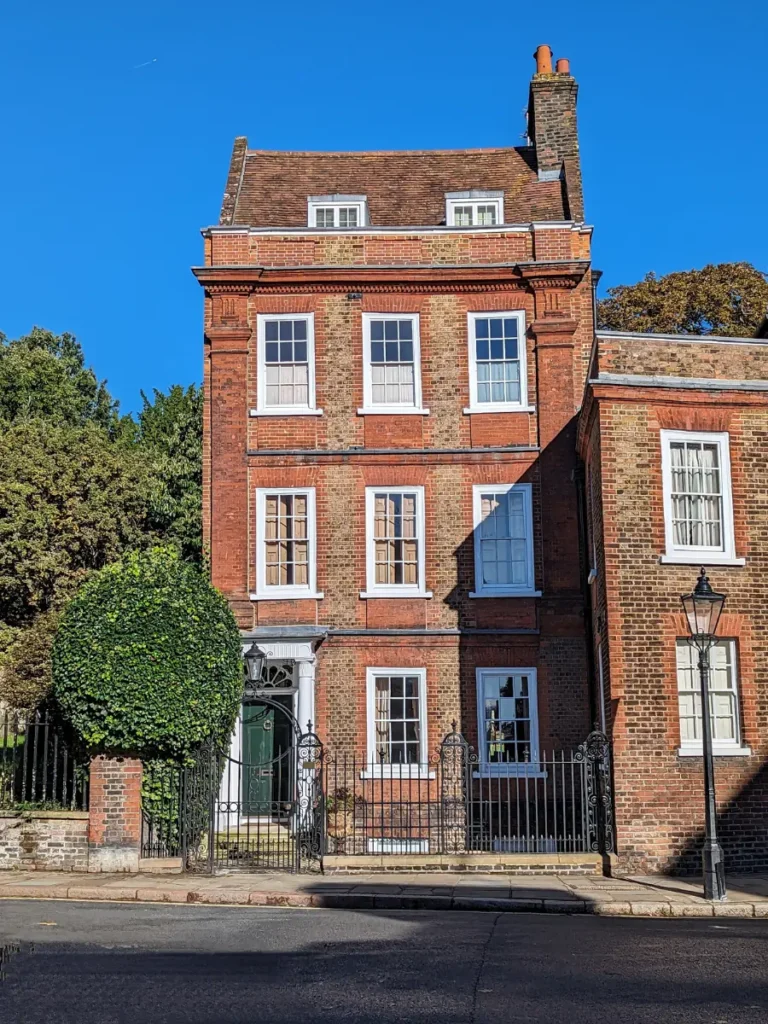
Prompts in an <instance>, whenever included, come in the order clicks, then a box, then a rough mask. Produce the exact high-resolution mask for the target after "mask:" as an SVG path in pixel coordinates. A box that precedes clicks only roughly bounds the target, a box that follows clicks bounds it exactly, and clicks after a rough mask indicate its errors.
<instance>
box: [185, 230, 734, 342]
mask: <svg viewBox="0 0 768 1024" xmlns="http://www.w3.org/2000/svg"><path fill="white" fill-rule="evenodd" d="M201 231H202V234H203V235H204V236H205V237H211V236H213V235H232V234H235V235H261V236H272V237H279V236H281V235H289V236H290V235H307V236H318V237H322V236H323V235H326V236H327V235H329V234H337V235H344V236H348V235H349V234H350V233H351V232H352V233H354V231H355V229H354V228H306V227H304V226H302V227H298V228H297V227H288V226H286V227H282V228H274V227H270V228H260V227H255V226H253V225H245V224H243V225H241V224H231V225H228V224H211V225H209V226H208V227H205V228H202V229H201ZM531 231H575V232H577V233H582V232H583V233H584V234H589V235H591V234H592V232H593V231H594V225H592V224H586V223H585V222H584V221H573V220H555V221H533V222H532V221H528V222H526V223H520V222H518V223H514V224H488V225H474V226H472V227H468V228H461V227H450V226H448V225H445V224H413V225H405V224H398V225H392V226H389V225H382V224H380V225H377V226H376V227H372V226H371V225H366V227H364V228H362V229H357V234H360V235H402V236H403V237H405V238H415V237H418V236H419V235H454V234H458V233H462V232H463V233H466V232H470V233H481V234H499V235H509V234H530V232H531ZM577 262H579V261H577ZM581 262H584V261H581ZM601 333H608V332H601ZM628 337H637V335H628ZM656 337H659V335H656ZM738 340H739V341H741V342H744V341H747V340H748V339H745V338H740V339H738Z"/></svg>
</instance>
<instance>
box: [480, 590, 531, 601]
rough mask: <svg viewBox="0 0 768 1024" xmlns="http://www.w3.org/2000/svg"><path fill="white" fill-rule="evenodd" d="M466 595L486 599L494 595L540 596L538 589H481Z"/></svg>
mask: <svg viewBox="0 0 768 1024" xmlns="http://www.w3.org/2000/svg"><path fill="white" fill-rule="evenodd" d="M467 597H470V598H472V599H473V600H477V599H481V600H484V601H485V600H488V599H489V598H494V597H541V591H540V590H481V591H479V592H476V591H474V590H473V591H470V593H469V594H468V595H467Z"/></svg>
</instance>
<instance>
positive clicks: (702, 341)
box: [595, 331, 768, 345]
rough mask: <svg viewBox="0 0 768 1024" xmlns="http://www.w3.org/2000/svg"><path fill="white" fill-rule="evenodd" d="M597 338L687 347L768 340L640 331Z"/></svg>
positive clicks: (609, 333)
mask: <svg viewBox="0 0 768 1024" xmlns="http://www.w3.org/2000/svg"><path fill="white" fill-rule="evenodd" d="M595 335H596V337H597V338H598V339H599V338H608V339H609V340H610V339H611V338H624V339H626V340H627V341H679V342H681V343H682V344H687V345H768V338H730V337H728V336H727V335H724V334H651V333H646V334H643V333H642V332H641V331H596V332H595Z"/></svg>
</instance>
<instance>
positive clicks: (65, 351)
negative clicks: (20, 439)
mask: <svg viewBox="0 0 768 1024" xmlns="http://www.w3.org/2000/svg"><path fill="white" fill-rule="evenodd" d="M35 417H42V418H44V419H48V420H50V421H51V422H53V423H58V424H60V425H62V426H72V427H74V426H83V425H84V424H85V423H97V424H98V425H99V426H101V427H103V428H104V429H106V430H110V431H114V430H116V429H117V428H118V423H119V420H118V414H117V403H116V402H115V401H114V400H113V399H112V396H111V395H110V393H109V391H107V386H106V382H105V381H99V380H98V379H97V377H96V374H95V373H94V372H93V370H91V369H90V368H88V367H86V366H85V359H84V356H83V350H82V348H81V346H80V343H79V342H78V341H77V339H76V338H75V337H73V335H71V334H53V333H52V332H51V331H46V330H44V329H43V328H42V327H33V328H32V330H31V332H30V333H29V334H27V335H24V337H21V338H16V339H15V340H13V341H9V340H8V339H7V338H6V337H5V335H2V334H0V420H5V421H6V422H9V423H17V422H20V421H23V420H28V419H32V418H35Z"/></svg>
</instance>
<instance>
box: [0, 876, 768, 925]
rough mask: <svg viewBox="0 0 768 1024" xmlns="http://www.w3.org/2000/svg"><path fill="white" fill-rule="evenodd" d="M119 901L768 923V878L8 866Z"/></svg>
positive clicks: (19, 884) (11, 880)
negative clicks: (713, 897)
mask: <svg viewBox="0 0 768 1024" xmlns="http://www.w3.org/2000/svg"><path fill="white" fill-rule="evenodd" d="M19 897H26V898H32V899H36V898H37V899H40V898H48V899H75V900H118V901H129V902H135V901H138V902H142V903H144V902H149V903H204V904H227V903H229V904H250V905H252V906H285V907H317V908H337V909H360V910H365V909H369V910H370V909H374V908H377V909H382V910H398V909H399V910H486V911H496V912H498V911H512V912H513V911H518V912H519V911H544V912H549V913H568V914H584V913H586V914H594V915H599V916H612V917H617V916H635V917H761V918H767V919H768V875H742V876H731V877H730V878H729V879H728V900H727V902H726V903H723V904H714V905H713V904H712V903H709V902H707V901H706V900H705V899H704V898H703V894H702V889H701V884H700V883H699V882H698V881H696V880H693V879H682V878H663V877H659V876H632V877H625V878H602V877H598V876H586V875H481V874H475V873H468V874H465V875H446V874H437V875H432V874H427V873H426V872H424V873H418V874H408V875H400V874H376V875H331V876H321V875H311V874H307V875H287V874H266V873H265V874H245V873H232V874H229V875H216V876H214V877H209V876H206V875H188V874H185V875H162V876H161V875H147V874H144V875H128V874H122V875H120V874H117V875H99V874H68V873H63V872H43V871H30V872H21V871H20V872H14V871H9V872H0V899H2V898H19Z"/></svg>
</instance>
